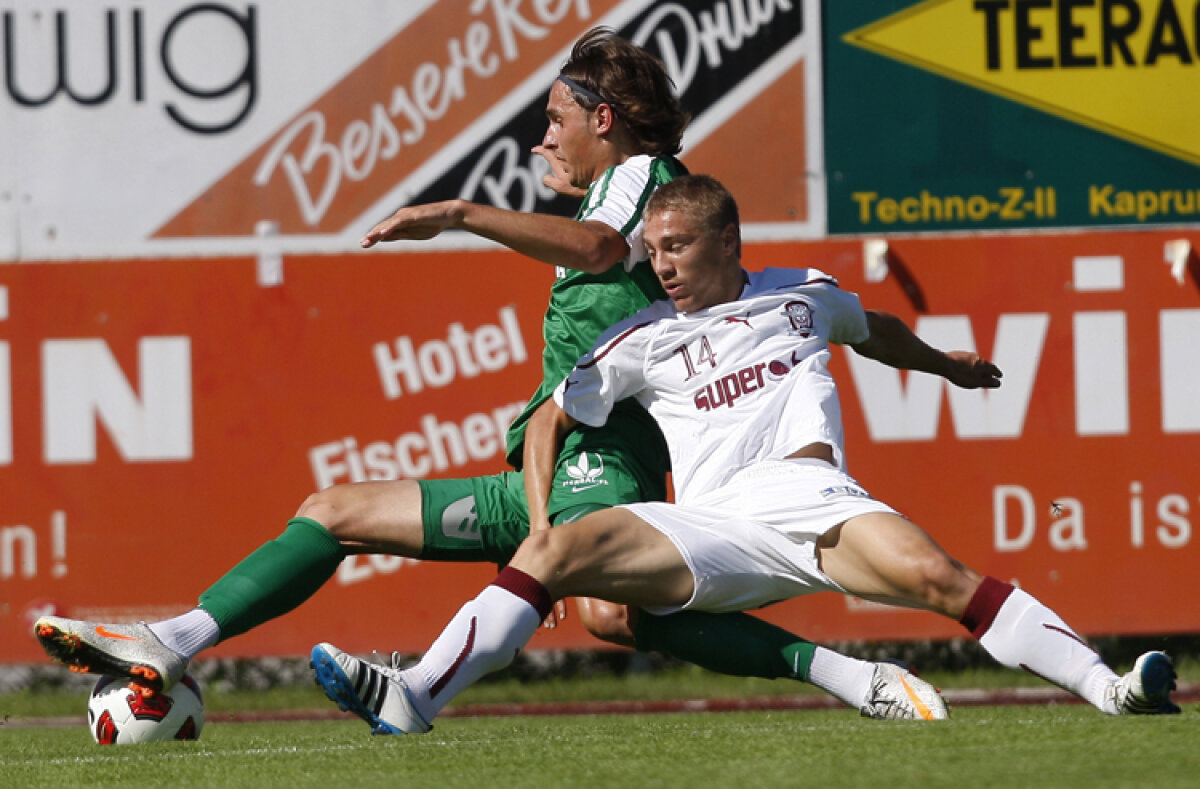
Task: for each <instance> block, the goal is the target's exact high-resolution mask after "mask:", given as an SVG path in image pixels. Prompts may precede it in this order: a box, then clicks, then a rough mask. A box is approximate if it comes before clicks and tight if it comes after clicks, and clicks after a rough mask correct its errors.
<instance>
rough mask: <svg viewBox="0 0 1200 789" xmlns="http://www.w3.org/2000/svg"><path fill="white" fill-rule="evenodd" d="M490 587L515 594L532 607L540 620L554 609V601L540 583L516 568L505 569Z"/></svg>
mask: <svg viewBox="0 0 1200 789" xmlns="http://www.w3.org/2000/svg"><path fill="white" fill-rule="evenodd" d="M492 586H499V587H500V588H501V589H504V590H505V591H508V592H511V593H512V594H515V595H516V596H517V597H519V598H521V599H522V600H524V601H525V602H527V603H529V604H530V605H531V606H533V607H534V610H536V611H537V612H538V616H540V617H541V618H542V619H545V618H546V617H548V616H550V612H551V611H552V610H553V609H554V600H553V599H551V597H550V593H549V592H548V591H546V587H544V586H542V582H541V581H539V580H538V579H536V578H534V577H533V576H532V575H529V574H528V573H525V572H522V571H521V570H518V569H517V568H516V567H505V568H504V569H503V570H501V571H500V574H499V575H497V576H496V580H494V581H492Z"/></svg>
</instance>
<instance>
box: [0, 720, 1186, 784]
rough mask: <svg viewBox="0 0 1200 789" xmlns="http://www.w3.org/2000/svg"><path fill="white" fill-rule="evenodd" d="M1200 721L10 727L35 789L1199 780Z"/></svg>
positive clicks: (16, 764)
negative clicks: (154, 738) (189, 730)
mask: <svg viewBox="0 0 1200 789" xmlns="http://www.w3.org/2000/svg"><path fill="white" fill-rule="evenodd" d="M1197 742H1200V715H1198V714H1197V710H1196V709H1194V708H1193V709H1189V710H1187V711H1186V712H1185V714H1184V715H1180V716H1174V717H1170V718H1110V717H1108V716H1105V715H1101V714H1099V713H1098V712H1096V711H1095V710H1093V709H1092V708H1090V707H1085V706H1077V705H1071V706H1059V707H974V708H963V709H960V710H956V711H955V714H954V718H953V720H951V721H948V722H945V723H936V724H926V723H910V722H880V721H869V720H865V719H862V718H859V717H857V715H855V713H853V712H852V711H850V710H844V711H842V710H838V711H813V712H758V713H749V712H737V713H720V714H714V713H707V714H705V713H698V714H666V715H624V716H563V717H542V718H539V717H514V718H473V719H451V720H444V721H441V722H439V723H438V725H437V727H436V728H435V729H434V731H433V732H431V733H429V734H426V735H423V736H418V737H371V736H369V735H368V733H367V727H366V725H365V724H363V723H361V722H360V721H358V720H356V719H347V720H346V721H335V722H322V723H312V722H306V723H217V724H213V725H210V726H209V727H208V728H206V730H205V731H204V734H203V737H202V738H201V740H200V741H198V742H194V743H170V744H163V745H152V746H130V747H108V748H100V747H98V746H95V745H93V744H92V742H91V740H90V739H89V737H88V734H87V732H86V731H85V730H84V729H83V727H69V728H46V729H9V730H7V731H0V775H2V776H3V779H2V782H3V784H4V785H5V786H6V787H26V786H55V787H74V786H113V787H116V786H120V787H130V786H172V787H191V786H253V787H275V786H279V787H291V788H292V789H295V788H296V787H304V786H322V787H328V786H344V785H353V786H355V787H373V786H402V787H458V786H462V787H472V789H481V788H482V787H487V789H499V787H507V786H522V787H543V786H544V787H572V786H587V787H605V786H614V787H615V786H621V787H655V786H663V787H676V786H679V787H718V786H731V785H735V786H736V785H738V784H740V785H742V786H745V787H762V786H800V785H805V786H821V785H828V786H838V787H841V786H873V787H878V786H888V787H905V786H919V787H923V788H927V787H942V786H947V787H951V786H952V787H961V786H965V785H970V786H973V787H993V786H995V787H1007V786H1012V787H1027V786H1055V787H1074V786H1079V787H1097V786H1104V787H1107V786H1139V787H1141V786H1155V787H1165V786H1195V785H1196V775H1197V774H1198V771H1200V748H1197V747H1196V743H1197Z"/></svg>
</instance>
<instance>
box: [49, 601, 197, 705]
mask: <svg viewBox="0 0 1200 789" xmlns="http://www.w3.org/2000/svg"><path fill="white" fill-rule="evenodd" d="M33 633H34V635H35V636H37V640H38V641H40V642H41V644H42V647H43V648H44V649H45V650H46V653H47V654H49V655H50V657H52V658H54V659H55V660H57V661H58V662H60V663H63V664H65V665H66V666H67V667H68V668H70V669H71V670H72V671H75V672H77V673H81V674H104V675H107V676H110V677H126V678H128V679H129V680H131V681H132V682H133V683H134V684H137V685H140V686H141V687H143V688H148V689H149V690H151V691H162V690H167V689H169V688H170V687H171V686H173V685H174V684H175V683H176V682H178V681H179V680H180V679H182V678H183V673H184V670H185V669H187V660H186V659H185V658H184V657H183V656H182V655H180V654H178V653H176V652H173V651H171V650H170V649H168V648H167V647H166V646H164V645H163V643H162V642H161V641H159V640H158V638H157V637H156V636H155V635H154V633H152V632H151V631H150V628H149V627H147V626H146V625H145V624H142V623H138V624H133V625H115V624H101V623H99V622H86V621H83V620H81V619H67V618H65V617H61V616H43V617H42V618H41V619H38V620H37V622H36V623H35V624H34V626H33Z"/></svg>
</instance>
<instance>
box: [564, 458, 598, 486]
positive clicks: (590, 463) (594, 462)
mask: <svg viewBox="0 0 1200 789" xmlns="http://www.w3.org/2000/svg"><path fill="white" fill-rule="evenodd" d="M603 475H604V458H602V457H600V456H599V455H597V454H596V453H595V452H580V453H579V457H578V458H576V459H575V461H574V462H572V461H567V476H568V477H570V479H568V480H564V481H563V483H562V486H563V487H564V488H570V489H571V492H572V493H582V492H583V491H585V490H591V489H592V488H598V487H600V486H601V485H607V484H608V480H606V479H600V477H602V476H603Z"/></svg>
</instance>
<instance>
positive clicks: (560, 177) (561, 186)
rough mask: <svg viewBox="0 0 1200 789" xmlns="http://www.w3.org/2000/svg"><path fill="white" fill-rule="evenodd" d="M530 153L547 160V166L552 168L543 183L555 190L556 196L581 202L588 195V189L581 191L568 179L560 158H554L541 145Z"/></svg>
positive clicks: (544, 177) (534, 147)
mask: <svg viewBox="0 0 1200 789" xmlns="http://www.w3.org/2000/svg"><path fill="white" fill-rule="evenodd" d="M530 151H531V152H532V153H536V154H537V155H538V156H540V157H542V158H543V159H545V160H546V164H548V165H549V166H550V172H548V173H546V174H545V175H544V176H542V183H543V184H545V185H546V187H547V188H549V189H552V190H554V192H555V193H556V194H560V195H562V196H563V197H574V198H576V199H579V200H582V199H583V198H584V197H585V196H586V195H587V190H586V189H580V188H579V187H578V186H574V185H572V184H571V182H570V180H568V178H567V170H566V168H565V167H563V163H562V162H561V161H560V160H559V159H558V157H556V156H554V155H553V154H552V153H550V152H549V151H547V150H546V149H545V148H543V147H542V146H541V145H535V146H533V148H531V149H530Z"/></svg>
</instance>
